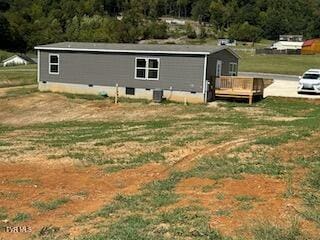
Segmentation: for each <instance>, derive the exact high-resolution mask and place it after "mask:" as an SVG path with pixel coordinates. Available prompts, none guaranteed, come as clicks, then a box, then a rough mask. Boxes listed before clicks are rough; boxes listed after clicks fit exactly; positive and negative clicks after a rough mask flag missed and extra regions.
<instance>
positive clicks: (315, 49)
mask: <svg viewBox="0 0 320 240" xmlns="http://www.w3.org/2000/svg"><path fill="white" fill-rule="evenodd" d="M301 53H302V54H316V53H320V38H316V39H310V40H307V41H305V42H304V43H303V46H302V50H301Z"/></svg>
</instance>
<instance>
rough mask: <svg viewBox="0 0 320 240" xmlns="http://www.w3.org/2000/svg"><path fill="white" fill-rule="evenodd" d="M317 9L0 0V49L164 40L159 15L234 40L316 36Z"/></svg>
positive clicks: (269, 1) (268, 0)
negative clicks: (196, 24)
mask: <svg viewBox="0 0 320 240" xmlns="http://www.w3.org/2000/svg"><path fill="white" fill-rule="evenodd" d="M319 7H320V0H294V1H292V0H78V1H75V0H0V34H1V38H0V48H1V49H9V50H15V51H26V50H28V49H32V48H33V47H34V46H35V45H38V44H45V43H50V42H57V41H90V42H92V41H94V42H136V41H139V40H141V39H150V38H167V37H168V27H167V26H166V24H164V23H161V22H160V21H158V19H159V17H162V16H174V17H184V18H185V17H186V18H192V19H193V20H196V21H199V22H200V23H210V26H211V28H212V29H213V30H214V32H216V33H219V34H220V35H226V36H229V37H231V38H235V39H238V40H246V41H255V40H257V39H259V38H266V39H277V38H278V36H279V35H280V34H303V35H304V36H305V37H308V38H309V37H318V36H320V11H319V9H320V8H319ZM120 15H121V16H122V19H119V18H117V17H119V16H120Z"/></svg>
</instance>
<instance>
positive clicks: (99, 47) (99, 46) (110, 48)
mask: <svg viewBox="0 0 320 240" xmlns="http://www.w3.org/2000/svg"><path fill="white" fill-rule="evenodd" d="M35 49H42V50H46V49H47V50H55V49H57V50H68V49H70V51H77V50H80V51H81V50H82V51H103V52H132V53H134V52H143V53H172V54H200V55H206V54H211V53H216V52H219V51H222V50H224V49H227V50H228V51H230V52H231V53H232V54H234V55H235V56H237V54H236V53H235V52H234V51H233V50H231V49H230V48H228V47H225V46H209V45H176V44H167V45H164V44H123V43H85V42H61V43H53V44H47V45H41V46H37V47H35Z"/></svg>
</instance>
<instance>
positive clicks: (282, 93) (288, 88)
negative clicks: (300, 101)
mask: <svg viewBox="0 0 320 240" xmlns="http://www.w3.org/2000/svg"><path fill="white" fill-rule="evenodd" d="M239 75H240V76H250V77H262V78H272V79H274V83H273V84H272V85H270V86H269V87H267V88H266V89H265V91H264V96H265V97H268V96H274V97H293V98H310V99H320V95H315V94H298V93H297V87H298V81H299V76H293V75H282V74H267V73H252V72H250V73H249V72H240V73H239Z"/></svg>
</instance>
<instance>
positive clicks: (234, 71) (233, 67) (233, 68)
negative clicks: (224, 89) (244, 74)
mask: <svg viewBox="0 0 320 240" xmlns="http://www.w3.org/2000/svg"><path fill="white" fill-rule="evenodd" d="M229 75H230V76H237V75H238V64H237V63H230V64H229Z"/></svg>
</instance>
